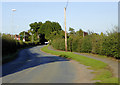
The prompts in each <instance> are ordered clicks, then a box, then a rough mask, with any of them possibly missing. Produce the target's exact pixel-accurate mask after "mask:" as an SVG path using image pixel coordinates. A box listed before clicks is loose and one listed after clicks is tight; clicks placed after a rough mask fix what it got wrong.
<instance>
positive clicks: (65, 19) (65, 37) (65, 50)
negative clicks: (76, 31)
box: [64, 8, 67, 51]
mask: <svg viewBox="0 0 120 85" xmlns="http://www.w3.org/2000/svg"><path fill="white" fill-rule="evenodd" d="M64 17H65V51H67V34H66V8H64Z"/></svg>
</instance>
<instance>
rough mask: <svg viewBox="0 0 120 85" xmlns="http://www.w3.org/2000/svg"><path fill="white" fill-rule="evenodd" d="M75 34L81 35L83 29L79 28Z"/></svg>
mask: <svg viewBox="0 0 120 85" xmlns="http://www.w3.org/2000/svg"><path fill="white" fill-rule="evenodd" d="M76 35H77V36H81V37H82V36H83V30H82V29H79V31H77V32H76Z"/></svg>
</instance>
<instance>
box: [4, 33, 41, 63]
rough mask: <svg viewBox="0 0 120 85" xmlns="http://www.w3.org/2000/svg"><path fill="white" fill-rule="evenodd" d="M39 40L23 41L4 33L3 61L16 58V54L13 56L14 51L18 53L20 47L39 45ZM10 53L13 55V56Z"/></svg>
mask: <svg viewBox="0 0 120 85" xmlns="http://www.w3.org/2000/svg"><path fill="white" fill-rule="evenodd" d="M38 44H39V42H38V41H35V42H33V43H32V42H23V41H17V40H15V39H13V38H12V37H11V36H10V35H6V34H3V35H2V57H3V58H2V59H3V62H8V61H9V60H12V59H15V57H16V56H14V57H13V55H14V53H16V52H17V51H18V50H19V49H21V48H25V47H29V46H35V45H38ZM8 55H12V56H11V57H10V56H8ZM6 56H7V57H6Z"/></svg>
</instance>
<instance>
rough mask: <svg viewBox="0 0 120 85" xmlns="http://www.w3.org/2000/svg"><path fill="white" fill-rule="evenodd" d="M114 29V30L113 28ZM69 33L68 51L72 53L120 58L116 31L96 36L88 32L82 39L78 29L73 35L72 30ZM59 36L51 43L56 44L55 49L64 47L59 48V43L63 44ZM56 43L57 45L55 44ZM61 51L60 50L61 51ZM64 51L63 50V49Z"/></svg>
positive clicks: (80, 31)
mask: <svg viewBox="0 0 120 85" xmlns="http://www.w3.org/2000/svg"><path fill="white" fill-rule="evenodd" d="M114 29H116V28H114ZM69 31H70V33H68V51H71V52H72V51H74V52H84V53H94V54H100V55H106V56H111V57H115V58H117V59H118V58H120V56H119V55H120V52H119V50H120V47H119V41H118V40H119V39H118V38H119V37H118V36H119V34H118V32H117V31H116V30H112V31H111V32H107V34H103V33H102V32H101V34H100V35H99V34H97V33H93V32H90V31H89V35H86V36H84V37H83V31H82V29H80V30H79V31H77V32H75V33H74V29H73V28H69ZM59 37H60V36H56V38H57V39H58V40H57V39H55V40H53V42H52V43H54V44H58V45H57V47H56V46H55V45H54V44H52V45H54V48H56V49H60V48H61V47H62V49H63V48H65V47H64V46H60V44H61V43H63V44H64V42H61V41H64V38H59ZM57 41H58V42H59V43H57ZM62 49H61V50H62ZM63 50H64V49H63Z"/></svg>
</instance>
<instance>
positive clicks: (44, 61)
mask: <svg viewBox="0 0 120 85" xmlns="http://www.w3.org/2000/svg"><path fill="white" fill-rule="evenodd" d="M42 47H43V46H36V47H32V48H27V49H23V50H21V51H20V52H19V53H18V57H17V59H15V60H13V61H11V62H9V63H6V64H4V65H3V66H2V82H3V83H76V82H78V83H91V82H95V81H92V78H93V77H94V75H93V74H92V73H91V72H92V70H89V69H87V68H88V67H87V66H84V65H81V64H79V63H77V62H75V61H71V60H67V59H65V58H62V57H58V56H55V55H50V54H47V53H44V52H41V51H40V49H41V48H42Z"/></svg>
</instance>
